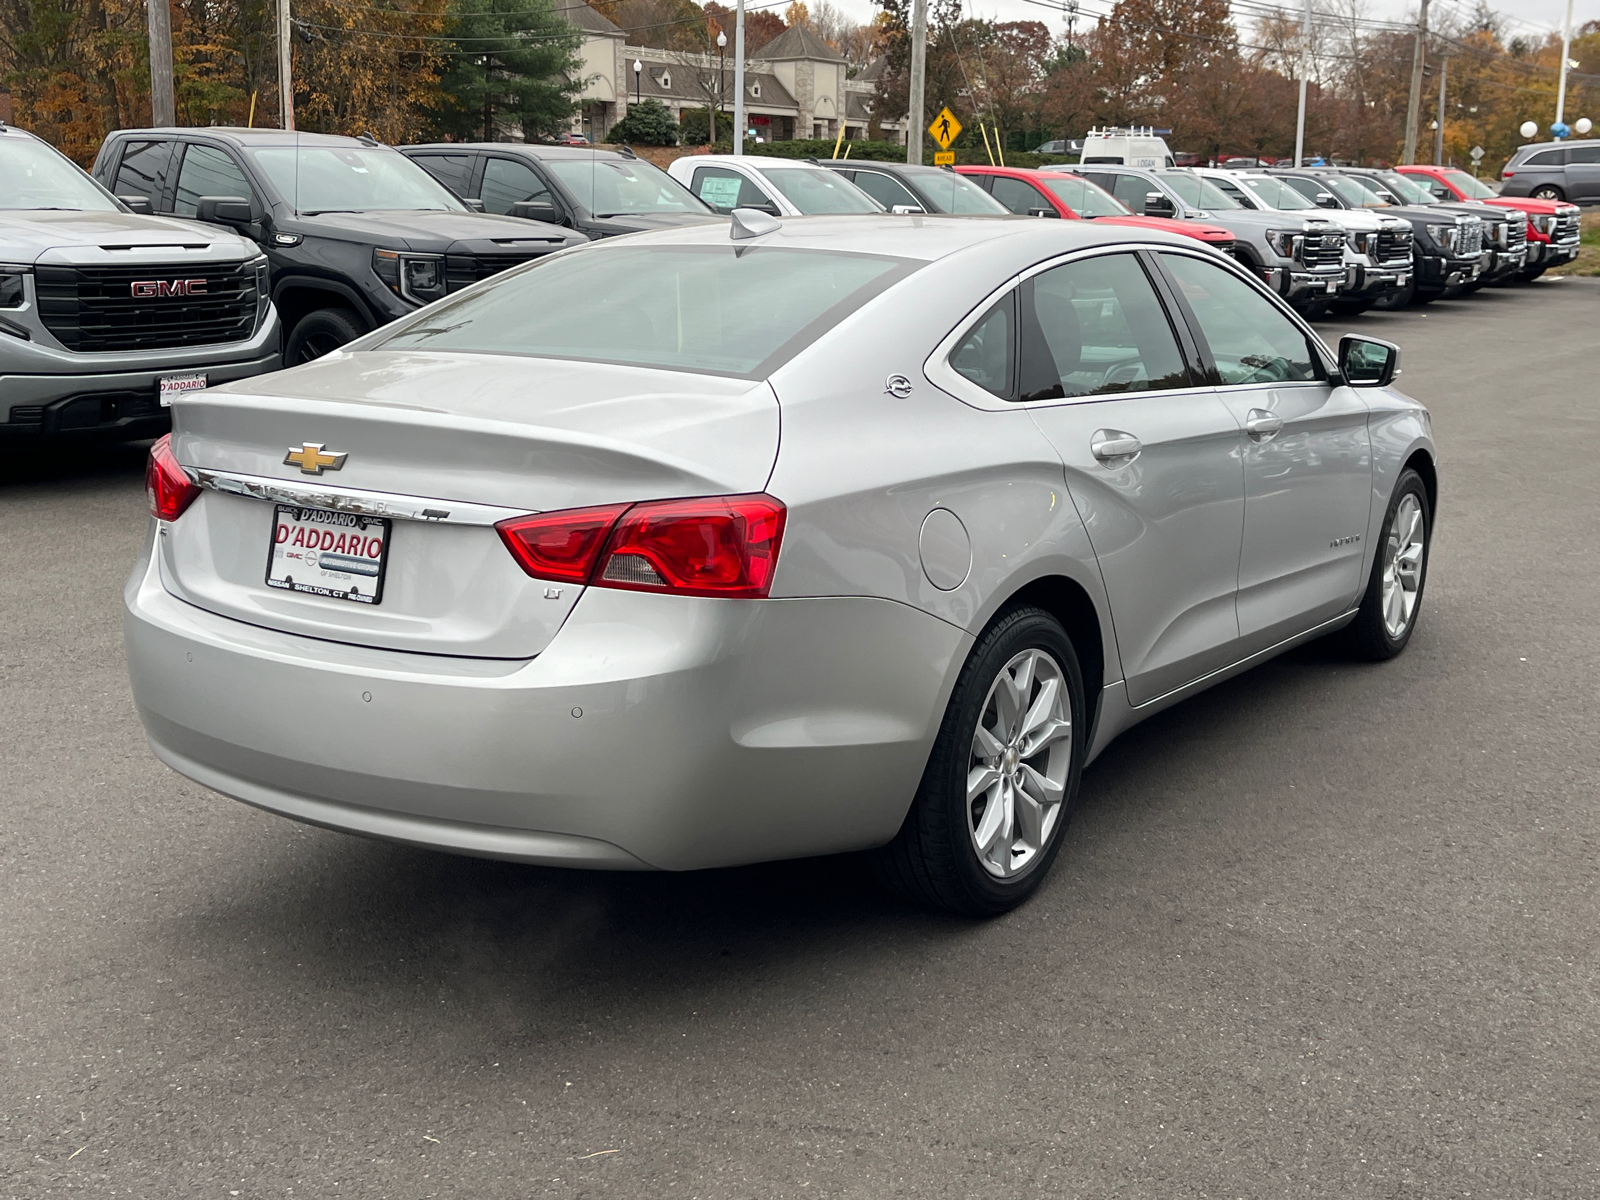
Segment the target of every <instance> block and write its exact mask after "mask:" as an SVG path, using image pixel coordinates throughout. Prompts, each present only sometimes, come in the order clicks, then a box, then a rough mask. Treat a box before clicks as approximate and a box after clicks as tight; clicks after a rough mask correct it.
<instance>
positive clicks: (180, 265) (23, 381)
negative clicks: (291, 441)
mask: <svg viewBox="0 0 1600 1200" xmlns="http://www.w3.org/2000/svg"><path fill="white" fill-rule="evenodd" d="M0 180H4V181H5V182H4V185H3V186H0V445H4V444H13V445H14V444H16V442H17V441H18V440H19V439H37V438H41V437H43V438H85V437H91V438H92V437H99V438H105V439H110V440H130V439H134V438H146V437H156V436H158V435H160V434H161V433H163V432H165V431H166V429H167V428H168V424H169V422H168V417H167V410H166V407H165V402H166V400H167V399H168V398H169V397H170V396H172V395H175V394H177V393H180V392H184V391H191V390H194V389H196V388H202V387H205V386H207V385H208V384H213V383H223V382H226V381H227V380H231V379H243V378H245V377H247V376H250V375H257V374H260V373H261V372H263V371H271V370H275V369H277V367H278V365H279V351H280V345H279V343H280V341H281V333H280V330H279V328H278V316H277V312H276V311H275V310H274V309H273V306H272V303H271V301H270V300H269V298H268V295H267V290H266V271H267V260H266V256H265V255H263V254H262V253H261V250H260V248H259V247H257V246H256V245H254V244H253V243H251V242H248V241H246V240H245V239H244V238H242V237H240V236H239V235H238V234H236V233H234V232H233V231H232V230H229V229H224V228H221V227H218V226H205V225H199V224H195V223H193V222H190V221H176V220H169V219H166V218H162V217H153V216H146V215H142V214H140V213H138V212H136V211H134V210H133V209H132V208H131V207H130V206H129V205H127V204H125V203H123V202H122V201H120V200H118V199H117V198H116V197H115V196H113V195H112V194H111V193H110V192H108V191H106V190H105V189H104V188H103V187H101V186H100V185H99V184H98V183H96V182H95V181H94V180H93V179H91V178H90V177H89V176H88V175H87V174H85V173H84V172H83V171H82V170H80V169H79V168H78V167H77V166H76V165H74V164H73V163H72V162H71V161H70V160H69V159H67V158H66V157H64V156H63V155H61V154H60V153H58V152H57V151H56V150H55V149H53V148H52V147H51V146H49V145H47V144H46V143H44V142H42V141H40V140H39V139H38V138H36V137H34V136H32V135H31V134H28V133H25V132H23V131H22V130H20V129H15V128H12V127H9V126H5V125H0Z"/></svg>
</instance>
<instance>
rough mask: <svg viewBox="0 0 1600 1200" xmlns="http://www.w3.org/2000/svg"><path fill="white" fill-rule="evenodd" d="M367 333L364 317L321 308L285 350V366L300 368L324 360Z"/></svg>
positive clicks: (297, 329)
mask: <svg viewBox="0 0 1600 1200" xmlns="http://www.w3.org/2000/svg"><path fill="white" fill-rule="evenodd" d="M365 332H366V328H365V327H364V324H363V322H362V320H361V318H360V317H358V316H357V315H356V314H355V313H354V312H352V311H351V310H350V309H348V308H318V309H314V310H313V311H311V312H308V313H307V314H306V315H305V316H303V317H301V318H300V321H299V323H298V324H296V325H295V327H294V329H293V330H292V331H291V332H290V334H289V340H288V342H287V343H285V345H284V348H283V365H284V366H286V367H298V366H299V365H300V364H301V363H308V362H311V361H312V360H313V359H318V358H321V357H322V356H323V355H324V354H326V353H328V351H330V350H337V349H338V348H339V347H340V346H342V345H344V344H345V343H346V342H353V341H355V340H356V338H358V337H360V336H361V335H362V334H363V333H365Z"/></svg>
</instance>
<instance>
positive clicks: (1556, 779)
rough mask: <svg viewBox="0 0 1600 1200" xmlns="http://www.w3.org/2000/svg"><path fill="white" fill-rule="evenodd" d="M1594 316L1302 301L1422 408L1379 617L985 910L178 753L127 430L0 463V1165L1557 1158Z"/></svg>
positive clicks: (1589, 757)
mask: <svg viewBox="0 0 1600 1200" xmlns="http://www.w3.org/2000/svg"><path fill="white" fill-rule="evenodd" d="M1597 324H1600V279H1595V280H1589V279H1565V280H1544V281H1541V282H1539V283H1537V284H1534V285H1531V286H1527V287H1522V288H1518V289H1514V290H1509V291H1499V290H1490V291H1486V292H1484V293H1481V294H1479V295H1477V296H1474V297H1471V298H1468V299H1464V300H1460V301H1455V302H1439V303H1436V304H1433V305H1431V306H1429V307H1427V308H1423V309H1419V310H1413V311H1407V312H1403V313H1398V314H1379V315H1373V314H1368V315H1366V316H1363V317H1359V318H1355V319H1353V320H1351V321H1348V322H1329V323H1327V324H1326V331H1327V333H1328V334H1329V338H1330V341H1331V340H1333V339H1334V337H1335V336H1336V335H1337V333H1338V332H1340V331H1342V330H1344V329H1360V330H1362V331H1368V332H1372V333H1374V334H1376V335H1377V336H1380V337H1387V338H1391V339H1393V340H1395V341H1397V342H1399V343H1400V344H1401V346H1403V347H1404V350H1405V361H1404V366H1405V374H1404V376H1403V378H1402V380H1401V386H1403V387H1404V388H1406V389H1407V390H1409V391H1411V392H1412V393H1413V394H1415V395H1417V396H1419V397H1420V398H1422V399H1423V400H1425V401H1426V402H1427V403H1428V404H1429V405H1430V406H1431V407H1432V409H1433V413H1434V420H1435V432H1436V436H1437V440H1438V444H1439V447H1440V453H1441V467H1440V475H1441V490H1442V493H1443V498H1442V501H1441V511H1440V516H1439V523H1438V528H1437V539H1436V542H1435V546H1434V552H1433V560H1432V569H1431V577H1430V579H1429V583H1428V589H1427V595H1426V599H1425V601H1424V610H1423V615H1422V620H1421V624H1420V626H1419V628H1418V630H1417V633H1416V636H1415V637H1414V639H1413V641H1412V643H1411V646H1410V648H1409V649H1408V650H1407V652H1406V653H1405V654H1404V655H1403V656H1402V657H1401V658H1400V659H1398V660H1397V661H1395V662H1392V663H1389V664H1386V665H1382V666H1371V665H1356V664H1352V663H1349V662H1347V661H1343V660H1341V659H1340V658H1339V657H1338V656H1337V654H1335V653H1334V652H1332V651H1331V650H1329V649H1328V648H1327V647H1325V646H1321V645H1316V644H1314V645H1312V646H1309V647H1306V648H1304V649H1302V650H1300V651H1297V652H1295V653H1294V654H1292V655H1290V656H1288V657H1286V658H1283V659H1280V660H1278V661H1276V662H1274V663H1271V664H1269V665H1267V666H1265V667H1262V668H1260V669H1257V670H1256V671H1254V672H1252V673H1250V674H1248V675H1246V676H1244V677H1242V678H1239V679H1237V680H1234V681H1232V682H1230V683H1228V684H1226V685H1224V686H1222V687H1219V688H1217V689H1215V690H1213V691H1211V692H1209V693H1207V694H1206V695H1205V696H1203V697H1202V698H1199V699H1196V700H1191V701H1190V702H1188V703H1186V704H1183V705H1181V706H1179V707H1177V708H1175V709H1172V710H1169V711H1168V712H1166V713H1164V714H1162V715H1161V716H1158V717H1156V718H1155V719H1153V720H1151V721H1149V722H1147V723H1146V724H1145V725H1143V726H1141V727H1140V728H1138V729H1136V730H1134V731H1133V732H1131V733H1130V734H1128V735H1125V736H1124V737H1123V738H1122V739H1121V740H1120V741H1119V742H1117V743H1116V744H1115V745H1113V746H1112V747H1111V749H1110V750H1109V751H1108V752H1107V753H1106V754H1105V755H1104V756H1103V757H1102V758H1101V760H1100V761H1099V762H1098V763H1096V764H1095V765H1094V766H1093V767H1092V768H1091V769H1090V770H1089V771H1088V772H1087V773H1086V774H1085V776H1084V782H1083V803H1082V807H1081V809H1080V810H1079V812H1078V815H1077V817H1076V819H1075V821H1074V824H1073V826H1072V828H1071V829H1070V830H1069V833H1068V838H1069V841H1068V844H1067V846H1066V848H1065V850H1064V852H1063V853H1062V855H1061V857H1060V858H1059V859H1058V860H1057V862H1056V865H1055V869H1054V872H1053V875H1052V877H1051V879H1050V880H1049V881H1048V882H1047V883H1046V885H1045V886H1044V888H1043V890H1042V891H1041V892H1040V893H1039V895H1038V896H1036V897H1035V899H1034V900H1033V901H1032V902H1031V903H1029V904H1028V905H1026V906H1025V907H1023V908H1022V909H1021V910H1019V911H1018V912H1016V913H1013V914H1011V915H1009V916H1007V917H1004V918H1002V919H1000V920H996V921H992V922H989V923H973V922H970V921H964V920H958V919H954V918H950V917H946V916H942V915H939V914H935V913H929V912H924V911H920V910H918V909H914V908H908V907H904V906H902V905H900V904H897V903H895V902H892V901H890V900H887V899H885V898H884V897H882V896H880V895H878V894H877V893H876V892H874V891H873V889H872V887H871V886H870V884H868V883H866V882H864V881H863V879H862V876H861V874H860V872H859V870H858V864H857V863H855V862H854V861H853V860H850V859H829V860H818V861H809V862H798V863H784V864H776V865H769V866H761V867H754V868H747V869H742V870H735V871H719V872H712V873H705V874H698V875H690V876H668V875H601V874H585V873H578V872H570V873H564V872H559V871H554V870H545V869H539V868H532V867H523V866H516V865H509V864H505V863H495V862H479V861H474V860H471V859H466V858H455V857H450V856H447V855H442V854H433V853H427V852H423V851H419V850H412V849H406V848H402V847H396V846H389V845H383V844H379V843H375V842H367V841H362V840H359V839H356V838H352V837H346V836H342V835H339V834H335V833H329V832H325V831H322V830H317V829H309V828H304V827H301V826H297V825H294V824H291V823H290V822H288V821H286V820H283V819H281V818H278V817H274V816H269V815H267V814H265V813H261V812H258V811H255V810H253V809H250V808H246V807H244V806H243V805H240V804H237V803H235V802H233V801H231V800H226V799H223V798H221V797H219V796H216V795H214V794H211V793H209V792H207V791H205V790H204V789H203V788H201V787H199V786H197V785H195V784H193V783H190V782H188V781H187V780H185V779H182V778H180V777H179V776H177V775H175V774H173V773H172V772H170V771H168V770H167V769H166V768H165V767H163V766H161V765H160V764H159V763H157V761H156V760H155V758H153V757H152V756H151V754H150V753H149V751H148V750H147V749H146V746H145V742H144V737H143V735H142V733H141V730H140V726H139V722H138V719H137V716H136V714H135V712H134V707H133V703H132V700H131V698H130V696H129V691H128V685H127V680H126V675H125V670H124V664H123V657H122V641H121V637H122V635H121V625H120V608H119V605H120V594H121V587H122V583H123V579H124V577H125V576H126V573H127V570H128V567H129V564H130V563H131V562H132V560H133V557H134V554H135V551H136V548H137V546H138V543H139V541H140V539H141V538H142V537H143V535H144V529H145V521H146V516H145V506H144V496H143V489H142V474H141V472H142V452H141V451H140V450H137V449H122V450H112V451H103V452H99V453H95V454H86V453H80V454H74V455H71V456H69V457H67V458H61V457H57V456H43V457H40V456H32V455H22V456H16V455H12V456H8V457H5V458H3V459H0V796H3V799H0V1027H3V1036H4V1046H3V1051H0V1197H14V1198H17V1200H37V1198H39V1197H47V1196H68V1195H71V1196H143V1197H175V1196H183V1197H221V1198H226V1197H233V1196H239V1197H246V1198H253V1197H316V1198H319V1200H320V1198H325V1197H336V1196H345V1197H392V1198H395V1200H402V1198H404V1200H409V1198H413V1197H435V1196H437V1197H472V1198H474V1200H488V1198H496V1197H518V1198H521V1197H546V1196H550V1197H579V1196H588V1197H618V1198H622V1197H628V1198H647V1197H650V1198H653V1197H718V1198H721V1197H730V1198H732V1197H763V1198H764V1197H811V1196H847V1197H873V1198H877V1197H899V1196H905V1197H952V1198H965V1197H973V1196H978V1195H980V1194H991V1195H1015V1196H1049V1197H1063V1198H1074V1197H1082V1198H1084V1200H1112V1198H1118V1197H1151V1198H1156V1200H1175V1198H1186V1197H1216V1198H1227V1200H1232V1198H1235V1197H1240V1198H1250V1200H1254V1198H1256V1197H1261V1198H1267V1197H1272V1198H1277V1197H1301V1196H1310V1197H1324V1196H1325V1197H1404V1198H1407V1200H1412V1198H1415V1200H1433V1198H1441V1197H1483V1198H1485V1200H1508V1198H1512V1197H1574V1198H1577V1197H1594V1196H1596V1195H1600V1128H1597V1126H1600V1107H1597V1093H1600V972H1597V963H1600V957H1597V951H1596V942H1597V930H1600V867H1597V857H1600V804H1597V799H1600V770H1597V766H1600V751H1597V749H1596V730H1597V728H1600V688H1597V681H1600V635H1597V632H1596V631H1597V628H1600V601H1597V596H1600V567H1597V562H1600V554H1597V551H1600V466H1597V463H1600V420H1597V412H1600V354H1597V350H1596V342H1595V330H1596V328H1597Z"/></svg>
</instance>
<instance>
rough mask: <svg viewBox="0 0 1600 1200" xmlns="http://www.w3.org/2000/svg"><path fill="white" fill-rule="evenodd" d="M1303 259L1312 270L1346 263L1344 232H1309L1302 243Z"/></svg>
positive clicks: (1301, 252) (1301, 253)
mask: <svg viewBox="0 0 1600 1200" xmlns="http://www.w3.org/2000/svg"><path fill="white" fill-rule="evenodd" d="M1302 246H1303V249H1302V250H1301V251H1300V255H1301V261H1302V262H1304V263H1305V265H1306V266H1307V267H1309V268H1310V269H1312V270H1316V269H1317V268H1318V267H1337V266H1342V265H1343V263H1344V234H1342V233H1308V234H1306V236H1305V241H1304V242H1303V243H1302Z"/></svg>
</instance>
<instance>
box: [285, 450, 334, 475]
mask: <svg viewBox="0 0 1600 1200" xmlns="http://www.w3.org/2000/svg"><path fill="white" fill-rule="evenodd" d="M349 457H350V456H349V455H348V454H346V453H345V452H344V451H342V450H324V449H323V448H322V443H321V442H305V443H304V444H302V445H301V447H300V449H298V450H295V449H291V450H290V451H289V453H288V454H286V455H284V456H283V465H284V466H286V467H299V468H300V470H301V472H302V473H304V474H306V475H321V474H322V473H323V472H324V471H337V470H338V469H339V468H340V467H342V466H344V460H345V459H347V458H349Z"/></svg>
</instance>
